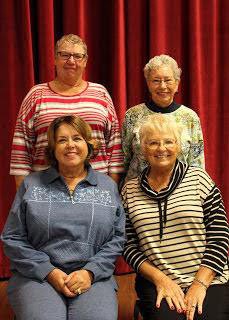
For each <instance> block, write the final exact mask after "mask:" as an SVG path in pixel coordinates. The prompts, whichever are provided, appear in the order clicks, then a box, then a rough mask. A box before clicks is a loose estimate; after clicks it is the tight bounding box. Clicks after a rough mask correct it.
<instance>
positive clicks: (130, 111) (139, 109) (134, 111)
mask: <svg viewBox="0 0 229 320" xmlns="http://www.w3.org/2000/svg"><path fill="white" fill-rule="evenodd" d="M145 108H146V105H145V103H140V104H137V105H135V106H133V107H131V108H129V109H128V110H127V111H126V116H130V115H134V114H139V113H141V112H142V111H143V110H144V109H145Z"/></svg>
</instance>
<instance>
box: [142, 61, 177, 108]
mask: <svg viewBox="0 0 229 320" xmlns="http://www.w3.org/2000/svg"><path fill="white" fill-rule="evenodd" d="M146 82H147V86H148V88H149V92H150V93H151V97H152V100H153V101H154V102H155V103H156V105H158V106H159V107H162V108H166V107H168V106H169V105H170V104H171V103H172V102H173V99H174V95H175V93H176V92H177V89H178V85H179V81H178V80H175V78H174V75H173V70H172V69H171V67H169V66H167V65H162V66H161V67H159V68H158V69H154V70H152V71H151V73H150V74H149V77H148V79H147V80H146Z"/></svg>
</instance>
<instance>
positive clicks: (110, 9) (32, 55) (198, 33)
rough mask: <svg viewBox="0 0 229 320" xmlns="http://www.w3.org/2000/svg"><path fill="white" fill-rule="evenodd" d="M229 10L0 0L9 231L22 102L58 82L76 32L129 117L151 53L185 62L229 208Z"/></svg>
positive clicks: (197, 1)
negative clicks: (57, 47)
mask: <svg viewBox="0 0 229 320" xmlns="http://www.w3.org/2000/svg"><path fill="white" fill-rule="evenodd" d="M228 12H229V1H228V0H62V1H61V0H56V1H54V0H37V1H36V0H31V1H29V0H7V1H0V43H1V49H0V62H1V72H0V97H1V107H0V130H1V133H0V231H1V230H2V227H3V225H4V222H5V220H6V217H7V214H8V212H9V208H10V205H11V203H12V200H13V198H14V195H15V187H14V181H13V178H12V177H10V176H9V174H8V172H9V161H10V148H11V141H12V135H13V130H14V125H15V121H16V116H17V113H18V110H19V107H20V103H21V101H22V99H23V97H24V96H25V94H26V93H27V92H28V90H29V89H30V88H31V87H32V86H33V85H34V84H35V83H40V82H45V81H49V80H51V79H53V77H54V73H55V71H54V65H53V63H54V55H53V51H54V44H55V41H56V40H57V39H58V38H60V37H61V36H62V35H63V34H68V33H75V34H78V35H79V36H81V37H82V38H84V39H85V41H86V43H87V44H88V51H89V61H88V66H87V71H86V74H85V78H86V79H87V80H90V81H93V82H99V83H101V84H103V85H105V86H106V87H107V89H108V90H109V92H110V94H111V96H112V98H113V101H114V104H115V107H116V110H117V114H118V117H119V119H120V122H122V120H123V117H124V114H125V111H126V109H128V108H129V107H131V106H133V105H135V104H137V103H140V102H142V101H143V100H144V99H145V98H146V97H147V90H146V85H145V81H144V77H143V72H142V69H143V67H144V65H145V63H146V62H147V61H148V60H149V58H150V57H152V56H154V55H156V54H161V53H166V54H169V55H171V56H173V57H174V58H175V59H176V60H177V61H178V64H179V65H180V66H181V68H182V70H183V73H182V81H181V85H180V88H179V93H178V95H177V97H176V101H177V102H180V103H183V104H185V105H186V106H188V107H191V108H192V109H194V110H195V111H196V112H197V113H198V114H199V116H200V119H201V123H202V127H203V132H204V138H205V155H206V168H207V171H208V172H209V174H210V175H211V176H212V178H213V179H214V180H215V182H216V183H217V185H218V186H219V187H220V189H221V191H222V193H223V197H224V201H225V205H226V207H227V208H229V200H228V196H229V182H228V180H229V179H228V178H229V169H228V168H229V166H228V163H227V161H228V158H229V144H228V140H229V136H228V126H229V112H228V108H229V107H228V101H229V90H228V84H229V64H228V56H229V19H228ZM0 250H1V251H0V277H1V278H4V277H8V276H9V268H8V262H7V260H6V258H5V257H4V255H3V252H2V248H0Z"/></svg>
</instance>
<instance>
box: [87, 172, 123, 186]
mask: <svg viewBox="0 0 229 320" xmlns="http://www.w3.org/2000/svg"><path fill="white" fill-rule="evenodd" d="M90 176H91V177H92V179H93V180H94V181H96V184H97V186H98V187H101V188H110V189H112V190H114V189H117V183H116V182H115V181H114V180H113V179H112V178H111V177H110V176H108V175H107V174H105V173H102V172H99V171H97V170H94V169H92V168H90Z"/></svg>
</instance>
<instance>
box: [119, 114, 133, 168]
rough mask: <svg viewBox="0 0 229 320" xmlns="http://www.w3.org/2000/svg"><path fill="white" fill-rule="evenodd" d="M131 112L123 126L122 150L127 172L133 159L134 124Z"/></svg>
mask: <svg viewBox="0 0 229 320" xmlns="http://www.w3.org/2000/svg"><path fill="white" fill-rule="evenodd" d="M130 112H131V111H130V110H129V111H128V112H127V113H126V115H125V119H124V122H123V125H122V149H123V152H124V168H125V170H126V171H128V169H129V164H130V161H131V158H132V148H131V146H132V139H133V133H132V131H133V130H132V123H131V117H130V116H129V114H130Z"/></svg>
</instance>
